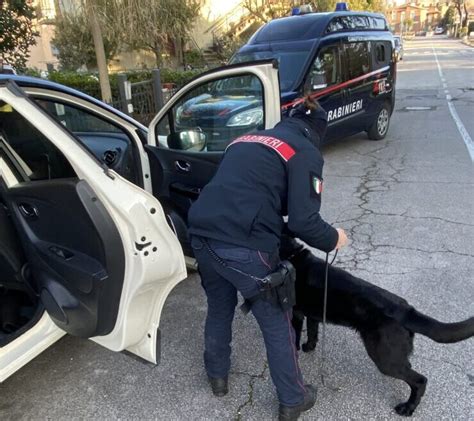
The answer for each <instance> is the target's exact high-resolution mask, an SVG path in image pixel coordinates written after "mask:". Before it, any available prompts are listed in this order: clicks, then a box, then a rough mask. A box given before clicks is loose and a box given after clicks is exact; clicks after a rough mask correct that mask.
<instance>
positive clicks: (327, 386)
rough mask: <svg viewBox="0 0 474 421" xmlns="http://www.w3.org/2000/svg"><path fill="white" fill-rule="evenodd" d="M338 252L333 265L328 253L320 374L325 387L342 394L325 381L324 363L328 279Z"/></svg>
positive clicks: (339, 389) (333, 259)
mask: <svg viewBox="0 0 474 421" xmlns="http://www.w3.org/2000/svg"><path fill="white" fill-rule="evenodd" d="M337 252H338V250H336V253H335V254H334V257H333V258H332V260H331V263H329V252H328V253H326V265H325V270H324V301H323V337H322V340H321V364H320V368H319V371H320V374H321V383H322V385H323V386H324V387H326V388H328V389H330V390H332V391H333V392H340V391H341V388H340V387H335V386H331V385H329V384H327V383H326V380H325V373H324V362H325V358H326V352H325V351H326V350H325V345H326V313H327V308H328V277H329V266H331V265H332V264H333V263H334V261H335V260H336V257H337Z"/></svg>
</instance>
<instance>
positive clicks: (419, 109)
mask: <svg viewBox="0 0 474 421" xmlns="http://www.w3.org/2000/svg"><path fill="white" fill-rule="evenodd" d="M405 110H407V111H426V110H431V107H405Z"/></svg>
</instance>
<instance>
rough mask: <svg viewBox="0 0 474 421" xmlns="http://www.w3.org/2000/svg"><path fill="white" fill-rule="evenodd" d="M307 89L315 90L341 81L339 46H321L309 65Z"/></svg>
mask: <svg viewBox="0 0 474 421" xmlns="http://www.w3.org/2000/svg"><path fill="white" fill-rule="evenodd" d="M308 77H309V80H308V81H307V85H308V82H309V89H310V90H311V91H317V90H319V89H324V88H326V87H328V86H331V85H335V84H337V83H339V82H340V81H341V69H340V61H339V48H338V47H337V46H331V47H326V48H323V49H322V50H321V51H320V52H319V53H318V55H317V56H316V59H315V60H314V62H313V65H312V66H311V69H310V72H309V75H308Z"/></svg>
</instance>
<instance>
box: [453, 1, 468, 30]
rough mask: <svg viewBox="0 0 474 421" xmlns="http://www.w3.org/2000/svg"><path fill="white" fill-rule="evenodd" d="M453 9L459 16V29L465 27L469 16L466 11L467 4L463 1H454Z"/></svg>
mask: <svg viewBox="0 0 474 421" xmlns="http://www.w3.org/2000/svg"><path fill="white" fill-rule="evenodd" d="M453 4H454V7H455V8H456V10H457V12H458V15H459V22H460V23H461V27H462V28H464V27H467V24H468V20H469V14H468V11H467V4H466V1H465V0H454V2H453Z"/></svg>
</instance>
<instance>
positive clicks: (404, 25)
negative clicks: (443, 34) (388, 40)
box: [385, 0, 448, 33]
mask: <svg viewBox="0 0 474 421" xmlns="http://www.w3.org/2000/svg"><path fill="white" fill-rule="evenodd" d="M447 9H448V2H447V1H442V2H435V1H433V0H416V1H414V2H406V1H403V2H400V1H395V2H391V3H389V4H388V7H387V11H386V13H385V15H386V17H387V20H388V22H389V25H390V27H391V28H392V31H393V32H395V33H402V32H403V33H405V32H414V33H417V32H420V31H430V30H432V29H434V28H436V26H438V24H439V22H440V21H441V19H442V18H443V16H444V14H445V13H446V10H447Z"/></svg>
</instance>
